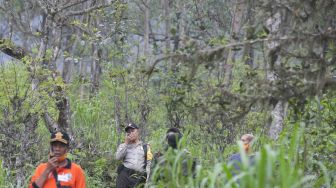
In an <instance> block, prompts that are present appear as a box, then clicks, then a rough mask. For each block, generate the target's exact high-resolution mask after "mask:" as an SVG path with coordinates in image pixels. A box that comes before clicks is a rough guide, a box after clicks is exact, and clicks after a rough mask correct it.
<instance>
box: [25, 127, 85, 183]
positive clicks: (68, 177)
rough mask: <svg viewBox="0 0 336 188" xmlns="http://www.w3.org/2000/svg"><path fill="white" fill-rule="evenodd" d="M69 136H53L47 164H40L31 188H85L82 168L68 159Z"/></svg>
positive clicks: (58, 134)
mask: <svg viewBox="0 0 336 188" xmlns="http://www.w3.org/2000/svg"><path fill="white" fill-rule="evenodd" d="M69 141H70V139H69V136H68V134H67V133H65V132H56V133H52V134H51V139H50V147H51V153H50V157H49V160H48V162H47V163H42V164H40V165H39V166H38V167H37V168H36V170H35V174H34V175H33V177H32V179H31V183H30V185H29V188H85V187H86V185H85V176H84V173H83V170H82V168H81V167H80V166H79V165H77V164H75V163H73V162H71V161H70V160H69V159H67V158H66V155H67V153H68V151H69Z"/></svg>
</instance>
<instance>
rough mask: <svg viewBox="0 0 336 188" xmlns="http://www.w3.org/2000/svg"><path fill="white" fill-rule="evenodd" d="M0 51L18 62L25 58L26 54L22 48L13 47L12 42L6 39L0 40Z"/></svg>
mask: <svg viewBox="0 0 336 188" xmlns="http://www.w3.org/2000/svg"><path fill="white" fill-rule="evenodd" d="M0 51H1V52H3V53H4V54H6V55H9V56H11V57H13V58H15V59H19V60H21V59H23V58H24V57H25V56H26V52H25V50H24V49H23V48H21V47H18V46H15V45H14V44H13V43H12V41H10V40H8V39H2V38H1V39H0Z"/></svg>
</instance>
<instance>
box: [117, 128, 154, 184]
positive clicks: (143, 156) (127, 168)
mask: <svg viewBox="0 0 336 188" xmlns="http://www.w3.org/2000/svg"><path fill="white" fill-rule="evenodd" d="M125 132H126V137H125V143H122V144H120V145H119V147H118V149H117V152H116V155H115V157H116V159H117V160H122V164H121V165H119V167H118V170H117V173H118V177H117V181H116V186H117V188H133V187H143V186H144V185H145V183H146V181H147V179H148V177H149V175H150V167H151V161H152V158H153V155H152V153H151V150H150V146H149V144H144V143H142V141H140V131H139V127H138V126H137V125H136V124H134V123H130V124H129V125H127V126H126V128H125Z"/></svg>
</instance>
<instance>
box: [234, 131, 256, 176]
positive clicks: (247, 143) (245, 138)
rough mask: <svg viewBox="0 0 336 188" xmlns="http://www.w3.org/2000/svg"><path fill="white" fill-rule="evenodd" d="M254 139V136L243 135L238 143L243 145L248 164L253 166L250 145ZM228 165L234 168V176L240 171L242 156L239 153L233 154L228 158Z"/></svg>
mask: <svg viewBox="0 0 336 188" xmlns="http://www.w3.org/2000/svg"><path fill="white" fill-rule="evenodd" d="M253 139H254V136H253V135H252V134H244V135H243V136H242V137H241V138H240V141H241V142H242V143H243V149H244V153H245V154H246V155H247V157H248V159H249V164H250V165H252V164H253V155H252V149H251V143H252V141H253ZM229 163H231V164H232V165H233V167H234V169H235V170H234V172H233V174H236V173H238V172H239V171H240V168H241V165H242V156H241V154H240V153H235V154H233V155H231V156H230V158H229Z"/></svg>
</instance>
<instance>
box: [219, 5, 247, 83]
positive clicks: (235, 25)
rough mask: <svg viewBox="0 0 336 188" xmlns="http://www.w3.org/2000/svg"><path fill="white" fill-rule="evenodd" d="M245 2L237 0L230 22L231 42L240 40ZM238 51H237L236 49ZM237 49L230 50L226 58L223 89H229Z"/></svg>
mask: <svg viewBox="0 0 336 188" xmlns="http://www.w3.org/2000/svg"><path fill="white" fill-rule="evenodd" d="M245 6H246V4H245V1H243V0H237V1H236V4H235V8H234V12H233V17H232V22H231V33H230V36H231V40H232V42H237V41H238V40H239V38H240V30H241V26H242V22H243V15H244V12H245ZM238 50H239V49H238ZM236 56H237V49H234V50H233V49H232V48H231V49H230V50H229V53H228V56H227V58H226V60H225V61H226V63H225V65H224V72H225V73H224V87H225V88H230V86H231V80H232V69H233V66H234V64H235V61H236Z"/></svg>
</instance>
